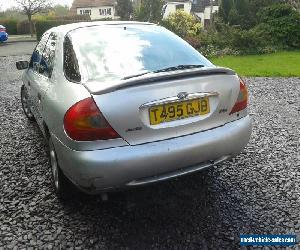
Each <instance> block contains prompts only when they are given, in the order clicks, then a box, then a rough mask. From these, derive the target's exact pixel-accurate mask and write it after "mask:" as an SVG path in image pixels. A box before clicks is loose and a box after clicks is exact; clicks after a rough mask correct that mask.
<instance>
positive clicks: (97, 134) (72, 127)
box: [64, 97, 120, 141]
mask: <svg viewBox="0 0 300 250" xmlns="http://www.w3.org/2000/svg"><path fill="white" fill-rule="evenodd" d="M64 127H65V131H66V133H67V135H68V136H69V137H70V138H71V139H73V140H75V141H96V140H109V139H116V138H120V135H119V134H118V133H117V132H116V131H115V130H114V129H113V128H112V127H111V126H110V124H109V123H108V122H107V120H106V119H105V117H104V116H103V114H102V113H101V111H100V110H99V109H98V107H97V105H96V103H95V102H94V99H93V98H91V97H89V98H87V99H84V100H82V101H80V102H78V103H76V104H75V105H73V106H72V107H71V108H70V109H69V110H68V111H67V112H66V114H65V117H64Z"/></svg>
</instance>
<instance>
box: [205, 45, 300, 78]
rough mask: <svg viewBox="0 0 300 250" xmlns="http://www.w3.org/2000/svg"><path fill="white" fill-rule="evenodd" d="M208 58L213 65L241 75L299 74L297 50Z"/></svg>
mask: <svg viewBox="0 0 300 250" xmlns="http://www.w3.org/2000/svg"><path fill="white" fill-rule="evenodd" d="M210 60H211V61H212V62H213V63H214V64H215V65H218V66H223V67H228V68H231V69H233V70H235V71H236V72H237V73H238V74H239V75H241V76H267V77H270V76H271V77H274V76H277V77H293V76H296V77H297V76H300V51H299V50H298V51H280V52H276V53H273V54H264V55H245V56H223V57H215V58H210Z"/></svg>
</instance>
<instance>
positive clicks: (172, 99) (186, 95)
mask: <svg viewBox="0 0 300 250" xmlns="http://www.w3.org/2000/svg"><path fill="white" fill-rule="evenodd" d="M182 94H183V95H182ZM218 95H219V93H217V92H211V93H192V94H189V93H187V92H180V93H179V94H178V95H177V96H173V97H167V98H164V99H160V100H157V101H152V102H148V103H145V104H143V105H142V106H141V107H140V109H145V108H150V107H152V106H157V105H163V104H167V103H176V102H179V101H183V100H186V101H187V100H195V99H200V98H204V97H212V96H218Z"/></svg>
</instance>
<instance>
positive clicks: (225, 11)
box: [219, 0, 233, 24]
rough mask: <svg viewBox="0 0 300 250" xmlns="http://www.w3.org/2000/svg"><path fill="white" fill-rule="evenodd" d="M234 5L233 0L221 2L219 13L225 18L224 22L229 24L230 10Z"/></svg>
mask: <svg viewBox="0 0 300 250" xmlns="http://www.w3.org/2000/svg"><path fill="white" fill-rule="evenodd" d="M232 6H233V0H222V2H221V5H220V10H219V14H220V17H221V18H222V19H223V21H224V23H226V24H228V21H229V20H228V18H229V13H230V10H231V9H232Z"/></svg>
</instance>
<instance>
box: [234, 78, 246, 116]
mask: <svg viewBox="0 0 300 250" xmlns="http://www.w3.org/2000/svg"><path fill="white" fill-rule="evenodd" d="M247 106H248V90H247V87H246V84H245V83H244V81H243V80H242V79H240V92H239V96H238V98H237V101H236V103H235V104H234V106H233V108H232V110H231V112H230V115H232V114H234V113H237V112H239V111H241V110H244V109H245V108H247Z"/></svg>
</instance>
